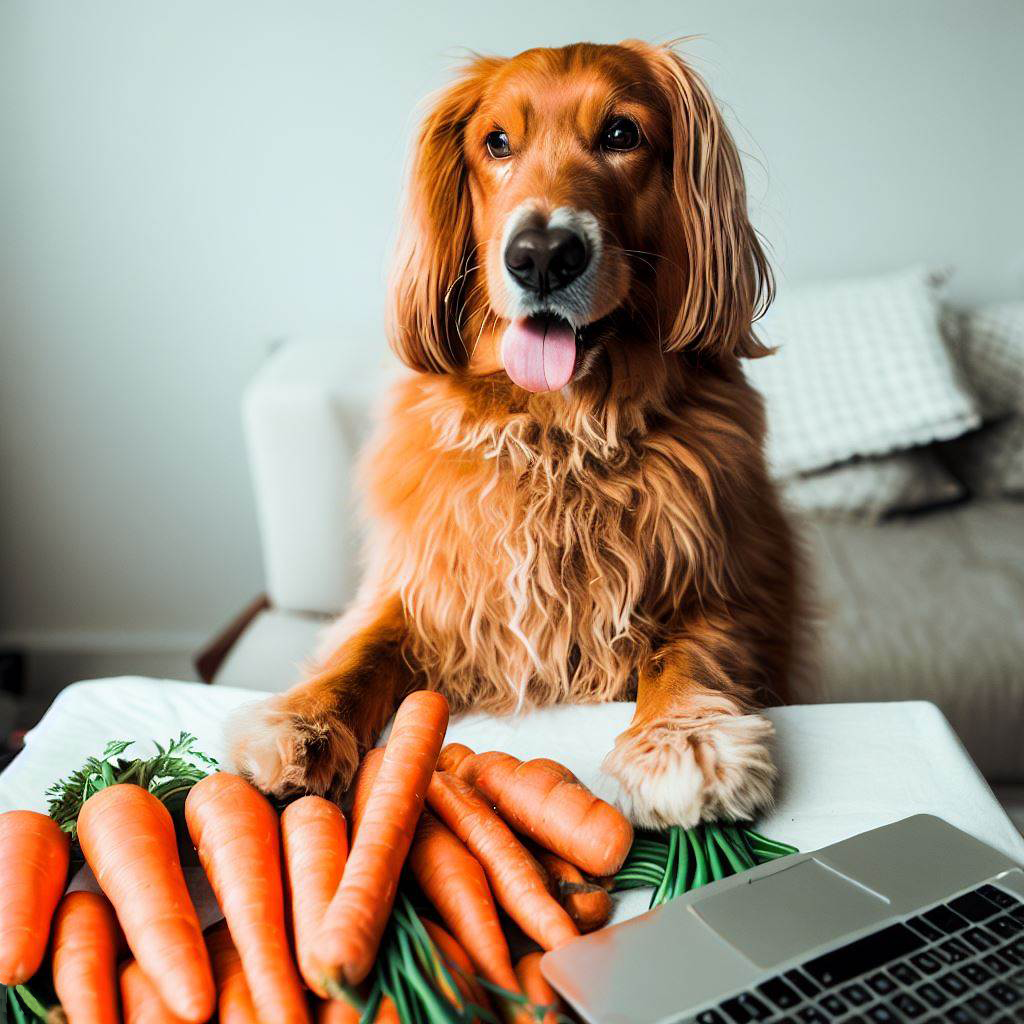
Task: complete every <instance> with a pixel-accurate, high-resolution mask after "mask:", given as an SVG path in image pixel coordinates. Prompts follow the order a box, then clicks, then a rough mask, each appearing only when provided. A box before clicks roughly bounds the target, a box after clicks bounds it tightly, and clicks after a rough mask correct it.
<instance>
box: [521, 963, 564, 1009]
mask: <svg viewBox="0 0 1024 1024" xmlns="http://www.w3.org/2000/svg"><path fill="white" fill-rule="evenodd" d="M541 955H542V954H540V953H527V954H526V956H524V957H523V958H522V959H521V960H520V961H519V963H517V964H516V974H517V975H518V976H519V983H520V984H521V985H522V986H523V991H524V992H525V993H526V998H527V999H529V1000H530V1002H531V1003H532V1004H533V1005H534V1006H535V1007H541V1006H550V1007H553V1009H551V1010H549V1011H548V1012H547V1013H545V1014H544V1018H543V1024H555V1022H556V1020H557V1017H556V1016H555V1014H556V1013H557V1011H558V1010H560V1009H561V1007H562V1004H561V1000H559V998H558V994H557V993H556V992H555V990H554V989H553V988H552V987H551V986H550V985H549V984H548V981H547V979H546V978H545V977H544V975H543V974H541V971H540V958H541Z"/></svg>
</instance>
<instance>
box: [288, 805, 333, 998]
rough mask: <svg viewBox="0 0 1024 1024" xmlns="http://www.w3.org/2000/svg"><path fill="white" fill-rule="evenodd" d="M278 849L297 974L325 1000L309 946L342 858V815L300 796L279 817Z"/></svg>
mask: <svg viewBox="0 0 1024 1024" xmlns="http://www.w3.org/2000/svg"><path fill="white" fill-rule="evenodd" d="M281 846H282V849H283V851H284V869H285V884H286V886H287V888H288V903H289V905H290V906H291V919H292V934H293V936H294V939H295V955H296V959H297V960H298V961H299V971H300V973H301V974H302V977H303V978H304V979H305V982H306V984H307V985H308V986H309V987H310V988H311V989H312V990H313V991H314V992H316V994H317V995H318V996H320V997H322V998H325V997H326V996H327V990H326V989H324V988H323V986H322V985H321V984H320V979H319V977H318V974H317V969H316V967H315V963H316V960H315V957H314V952H315V946H314V944H315V942H316V936H317V932H318V931H319V929H320V922H321V921H322V920H323V917H324V912H325V911H326V910H327V907H328V905H329V904H330V902H331V897H333V896H334V894H335V892H336V891H337V889H338V885H339V884H340V883H341V875H342V871H343V870H344V867H345V858H346V857H347V856H348V834H347V833H346V831H345V815H344V814H342V813H341V810H340V808H339V807H338V806H337V805H336V804H333V803H331V801H330V800H325V799H324V798H323V797H320V796H304V797H301V798H300V799H298V800H296V801H295V802H294V803H290V804H289V805H288V806H287V807H286V808H285V809H284V813H283V814H282V815H281Z"/></svg>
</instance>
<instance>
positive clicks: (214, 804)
mask: <svg viewBox="0 0 1024 1024" xmlns="http://www.w3.org/2000/svg"><path fill="white" fill-rule="evenodd" d="M185 821H186V822H187V823H188V831H189V834H190V835H191V836H192V842H194V843H195V844H196V850H197V851H198V852H199V861H200V863H201V864H202V865H203V870H204V871H205V872H206V877H207V878H209V880H210V885H211V886H212V887H213V891H214V894H215V895H216V897H217V902H218V903H219V904H220V909H221V910H222V911H223V912H224V917H225V919H226V920H227V922H228V929H229V930H230V932H231V939H232V941H233V942H234V944H235V947H236V948H237V949H238V955H239V957H240V958H241V960H242V969H243V971H244V972H245V980H246V982H247V983H248V985H249V992H250V993H251V994H252V1001H253V1005H254V1006H256V1007H258V1009H259V1014H260V1018H261V1019H262V1020H265V1021H268V1022H273V1024H292V1022H302V1024H305V1022H307V1021H308V1020H309V1010H308V1008H307V1006H306V999H305V996H304V995H303V993H302V983H301V982H300V981H299V976H298V972H297V971H296V969H295V963H294V961H293V960H292V955H291V950H290V949H289V948H288V935H287V933H286V931H285V923H284V892H283V887H282V884H281V855H280V843H281V840H280V836H279V832H278V824H277V815H276V814H275V813H274V808H273V807H271V806H270V804H269V803H268V802H267V800H266V798H265V797H264V796H263V795H262V794H261V793H260V792H259V791H258V790H257V789H256V788H255V787H254V786H251V785H250V784H249V783H248V782H246V781H245V779H243V778H241V777H240V776H238V775H232V774H231V773H230V772H215V773H214V774H212V775H207V776H206V778H205V779H201V780H200V781H199V782H197V783H196V784H195V785H194V786H193V787H192V789H191V791H190V792H189V794H188V797H187V798H186V799H185Z"/></svg>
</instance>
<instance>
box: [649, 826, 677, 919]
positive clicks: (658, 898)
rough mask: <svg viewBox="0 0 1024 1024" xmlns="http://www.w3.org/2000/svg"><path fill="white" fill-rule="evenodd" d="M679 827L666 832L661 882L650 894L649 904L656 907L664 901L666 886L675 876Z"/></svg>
mask: <svg viewBox="0 0 1024 1024" xmlns="http://www.w3.org/2000/svg"><path fill="white" fill-rule="evenodd" d="M680 831H681V830H680V829H678V828H671V829H669V833H668V859H667V860H666V861H665V871H664V873H663V874H662V876H661V882H659V884H658V887H657V888H656V889H655V890H654V892H653V893H652V894H651V906H652V907H657V906H660V905H661V904H662V903H664V902H665V898H666V895H667V894H668V887H669V885H670V883H671V881H672V879H673V878H674V877H675V862H676V858H677V857H678V855H679V833H680Z"/></svg>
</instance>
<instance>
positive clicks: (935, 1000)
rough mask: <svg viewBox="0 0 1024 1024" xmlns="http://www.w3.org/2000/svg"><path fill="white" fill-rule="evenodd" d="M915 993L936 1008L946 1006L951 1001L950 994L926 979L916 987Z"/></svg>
mask: <svg viewBox="0 0 1024 1024" xmlns="http://www.w3.org/2000/svg"><path fill="white" fill-rule="evenodd" d="M914 995H916V996H917V998H918V999H923V1000H924V1001H925V1002H926V1003H927V1004H928V1005H929V1006H932V1007H936V1008H937V1007H939V1006H945V1005H946V1003H948V1002H949V996H947V995H946V993H945V992H943V991H942V989H940V988H939V987H938V986H937V985H934V984H933V983H932V982H930V981H926V982H925V983H924V984H923V985H918V986H917V988H916V989H914Z"/></svg>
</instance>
